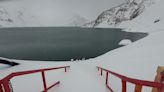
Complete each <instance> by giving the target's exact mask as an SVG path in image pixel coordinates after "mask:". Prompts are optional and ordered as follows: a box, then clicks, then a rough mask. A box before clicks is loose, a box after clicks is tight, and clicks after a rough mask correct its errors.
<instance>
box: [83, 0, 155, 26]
mask: <svg viewBox="0 0 164 92" xmlns="http://www.w3.org/2000/svg"><path fill="white" fill-rule="evenodd" d="M154 2H155V0H127V2H125V3H123V4H121V5H118V6H116V7H113V8H110V9H108V10H106V11H103V12H102V13H101V14H100V15H99V16H98V17H97V18H96V19H95V20H94V21H91V22H89V23H86V24H84V26H85V27H97V26H99V25H100V24H103V23H105V24H108V25H110V26H118V25H119V24H121V23H122V22H124V21H130V20H133V19H134V18H136V17H137V16H139V15H140V14H141V13H142V12H143V11H144V10H145V9H146V8H147V7H149V6H150V5H152V4H153V3H154Z"/></svg>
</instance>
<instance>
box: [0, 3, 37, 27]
mask: <svg viewBox="0 0 164 92" xmlns="http://www.w3.org/2000/svg"><path fill="white" fill-rule="evenodd" d="M27 26H30V27H31V26H40V23H39V21H38V20H37V18H36V17H35V16H33V15H30V14H29V13H28V12H27V11H26V9H24V8H20V9H18V10H17V9H16V10H14V11H13V10H12V11H11V10H10V9H7V8H5V7H2V6H1V7H0V27H27Z"/></svg>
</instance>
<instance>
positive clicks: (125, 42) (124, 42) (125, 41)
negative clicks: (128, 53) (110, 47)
mask: <svg viewBox="0 0 164 92" xmlns="http://www.w3.org/2000/svg"><path fill="white" fill-rule="evenodd" d="M130 43H132V41H131V40H130V39H123V40H121V41H120V42H119V43H118V44H119V45H129V44H130Z"/></svg>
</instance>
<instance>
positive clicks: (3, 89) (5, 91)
mask: <svg viewBox="0 0 164 92" xmlns="http://www.w3.org/2000/svg"><path fill="white" fill-rule="evenodd" d="M67 68H70V66H62V67H55V68H46V69H37V70H30V71H21V72H14V73H11V74H9V75H8V76H6V77H5V78H3V79H2V80H0V92H12V90H11V85H10V80H11V79H12V78H13V77H16V76H21V75H27V74H33V73H39V72H40V73H41V75H42V80H43V86H44V90H43V92H47V91H48V90H49V89H50V88H52V87H54V86H55V85H58V84H60V81H58V82H56V83H54V84H53V85H51V86H50V87H47V83H46V77H45V71H50V70H56V69H64V71H65V72H66V71H67Z"/></svg>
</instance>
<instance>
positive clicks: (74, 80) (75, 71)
mask: <svg viewBox="0 0 164 92" xmlns="http://www.w3.org/2000/svg"><path fill="white" fill-rule="evenodd" d="M49 92H108V89H106V87H105V84H104V81H103V79H102V78H101V77H100V75H99V74H98V71H97V70H96V67H95V66H91V65H89V66H87V64H82V63H81V64H79V63H78V64H76V63H75V64H72V65H71V68H70V70H68V72H67V74H65V76H64V78H63V80H61V84H60V85H59V86H57V87H54V88H52V89H51V90H50V91H49Z"/></svg>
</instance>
